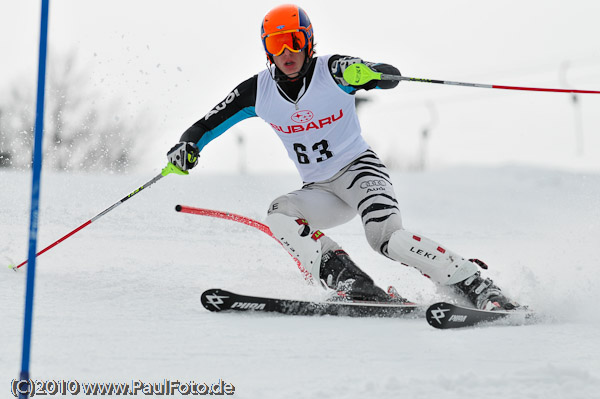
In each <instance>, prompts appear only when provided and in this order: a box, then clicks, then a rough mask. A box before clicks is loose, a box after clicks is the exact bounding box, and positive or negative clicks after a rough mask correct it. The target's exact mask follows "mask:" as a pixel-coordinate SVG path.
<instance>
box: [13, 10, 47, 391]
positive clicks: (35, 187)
mask: <svg viewBox="0 0 600 399" xmlns="http://www.w3.org/2000/svg"><path fill="white" fill-rule="evenodd" d="M49 6H50V0H42V17H41V23H40V53H39V59H38V86H37V103H36V114H35V140H34V146H33V166H32V169H33V173H32V174H33V178H32V183H31V214H30V219H29V264H28V265H27V289H26V293H25V319H24V323H23V356H22V362H21V374H20V375H19V380H20V382H19V387H18V391H19V398H22V399H24V398H27V396H28V393H29V392H30V391H31V390H32V389H33V386H31V384H30V382H29V358H30V350H31V327H32V321H33V298H34V296H33V293H34V289H35V259H36V256H35V253H36V249H37V232H38V212H39V202H40V177H41V174H42V139H43V137H44V93H45V88H46V52H47V51H46V50H47V44H48V8H49Z"/></svg>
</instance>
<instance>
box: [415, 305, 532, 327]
mask: <svg viewBox="0 0 600 399" xmlns="http://www.w3.org/2000/svg"><path fill="white" fill-rule="evenodd" d="M425 318H426V319H427V322H428V323H429V324H430V325H431V326H432V327H435V328H440V329H447V328H461V327H472V326H475V325H484V324H489V323H493V324H494V325H498V324H506V325H521V324H528V323H531V322H532V321H533V319H534V313H533V312H531V311H529V310H527V309H525V310H510V311H503V310H480V309H475V308H470V307H465V306H459V305H453V304H450V303H446V302H438V303H434V304H433V305H431V306H430V307H429V308H428V309H427V311H426V312H425Z"/></svg>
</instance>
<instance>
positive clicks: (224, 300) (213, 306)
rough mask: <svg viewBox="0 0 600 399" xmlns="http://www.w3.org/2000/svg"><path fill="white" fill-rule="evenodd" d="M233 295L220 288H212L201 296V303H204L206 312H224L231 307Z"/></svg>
mask: <svg viewBox="0 0 600 399" xmlns="http://www.w3.org/2000/svg"><path fill="white" fill-rule="evenodd" d="M231 295H232V293H230V292H228V291H225V290H221V289H219V288H211V289H209V290H206V291H204V292H203V293H202V295H200V302H202V306H204V308H205V309H206V310H210V311H211V312H221V311H223V310H228V309H229V308H230V306H231V303H232V301H231V299H230V297H231Z"/></svg>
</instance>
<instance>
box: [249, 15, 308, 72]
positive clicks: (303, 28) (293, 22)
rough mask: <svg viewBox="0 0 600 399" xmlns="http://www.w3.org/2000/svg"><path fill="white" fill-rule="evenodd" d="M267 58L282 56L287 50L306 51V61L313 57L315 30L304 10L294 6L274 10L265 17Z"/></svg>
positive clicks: (270, 59) (263, 35)
mask: <svg viewBox="0 0 600 399" xmlns="http://www.w3.org/2000/svg"><path fill="white" fill-rule="evenodd" d="M260 37H261V39H262V43H263V47H264V49H265V52H266V53H267V58H268V59H269V61H270V62H271V63H273V56H275V55H280V54H281V53H283V51H284V50H285V49H286V48H287V49H289V50H290V51H293V52H296V53H297V52H300V51H302V50H304V49H306V61H308V60H309V59H310V58H312V56H313V52H314V51H313V46H314V41H313V28H312V24H311V23H310V19H309V18H308V15H306V12H304V10H303V9H302V8H300V7H298V6H296V5H294V4H284V5H281V6H277V7H275V8H273V9H272V10H271V11H269V12H268V13H267V15H265V17H264V18H263V21H262V26H261V35H260Z"/></svg>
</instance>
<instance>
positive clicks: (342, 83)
mask: <svg viewBox="0 0 600 399" xmlns="http://www.w3.org/2000/svg"><path fill="white" fill-rule="evenodd" d="M356 63H362V64H365V65H366V66H368V67H369V68H371V69H372V70H373V71H375V72H379V73H384V74H389V75H400V71H399V70H398V68H396V67H395V66H393V65H390V64H383V63H375V62H369V61H364V60H362V59H361V58H358V57H350V56H347V55H338V54H336V55H332V56H331V57H330V58H329V72H330V73H331V77H332V78H333V79H334V80H335V82H336V83H337V84H338V86H339V87H340V88H341V89H342V90H344V91H345V92H347V93H350V94H354V93H356V92H357V91H358V90H371V89H393V88H394V87H396V86H398V83H399V81H394V80H372V81H370V82H367V83H365V84H364V85H360V86H353V85H351V84H349V83H348V82H346V80H345V79H344V71H345V70H346V68H348V66H350V65H352V64H356Z"/></svg>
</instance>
